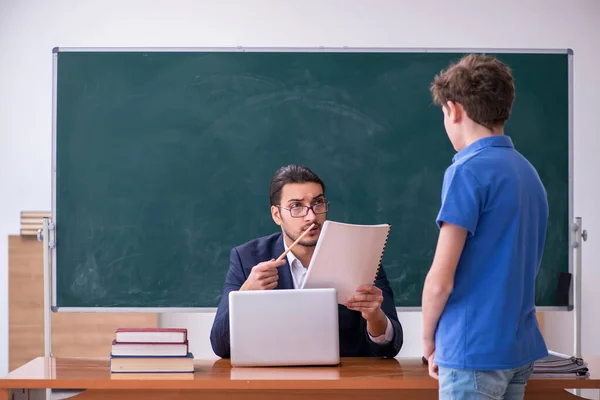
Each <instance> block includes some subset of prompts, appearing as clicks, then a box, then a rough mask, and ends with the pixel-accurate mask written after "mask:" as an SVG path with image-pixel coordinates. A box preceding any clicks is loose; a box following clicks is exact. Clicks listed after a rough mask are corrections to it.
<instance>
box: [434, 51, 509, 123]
mask: <svg viewBox="0 0 600 400" xmlns="http://www.w3.org/2000/svg"><path fill="white" fill-rule="evenodd" d="M430 89H431V94H432V96H433V101H434V103H436V104H437V105H440V106H443V107H445V106H446V103H447V102H448V101H452V102H456V103H459V104H461V105H462V106H463V107H464V109H465V111H466V112H467V115H468V116H469V118H470V119H471V120H473V121H474V122H476V123H478V124H480V125H483V126H485V127H486V128H488V129H493V128H498V127H503V126H504V124H505V123H506V121H507V120H508V118H509V117H510V111H511V108H512V104H513V101H514V99H515V85H514V81H513V77H512V73H511V70H510V68H509V67H508V66H507V65H506V64H504V63H502V62H501V61H500V60H498V59H497V58H495V57H492V56H488V55H482V54H469V55H466V56H464V57H463V58H461V59H460V60H459V61H458V62H456V63H454V64H452V65H450V66H449V67H448V68H447V69H445V70H442V71H441V72H440V73H439V74H438V75H436V77H435V79H434V80H433V83H432V84H431V88H430Z"/></svg>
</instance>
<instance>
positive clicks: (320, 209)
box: [276, 199, 329, 218]
mask: <svg viewBox="0 0 600 400" xmlns="http://www.w3.org/2000/svg"><path fill="white" fill-rule="evenodd" d="M276 207H279V208H283V209H284V210H288V211H289V212H290V215H291V216H292V217H293V218H302V217H306V216H307V215H308V210H312V212H314V213H315V214H325V213H326V212H327V210H328V209H329V201H327V200H325V199H323V200H319V202H318V203H315V204H313V205H312V206H310V207H308V206H299V205H298V206H296V205H294V206H292V207H290V208H287V207H284V206H276Z"/></svg>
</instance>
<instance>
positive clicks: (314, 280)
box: [302, 221, 391, 304]
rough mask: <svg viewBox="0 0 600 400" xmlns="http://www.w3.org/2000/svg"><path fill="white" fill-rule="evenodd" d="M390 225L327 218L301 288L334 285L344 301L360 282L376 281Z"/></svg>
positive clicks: (338, 296) (353, 292)
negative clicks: (357, 223) (349, 222)
mask: <svg viewBox="0 0 600 400" xmlns="http://www.w3.org/2000/svg"><path fill="white" fill-rule="evenodd" d="M390 228H391V225H389V224H381V225H354V224H344V223H341V222H334V221H325V223H324V224H323V228H322V229H321V235H320V236H319V240H318V241H317V245H316V248H315V252H314V254H313V256H312V259H311V260H310V264H309V266H308V271H307V273H306V279H305V280H304V285H303V286H302V288H303V289H325V288H335V289H336V290H337V298H338V303H339V304H343V303H344V302H345V301H346V299H347V298H348V297H349V296H352V295H354V294H356V288H357V287H358V286H360V285H365V284H373V282H374V281H375V277H376V276H377V271H378V269H379V267H380V265H381V259H382V258H383V252H384V250H385V246H386V243H387V238H388V235H389V232H390Z"/></svg>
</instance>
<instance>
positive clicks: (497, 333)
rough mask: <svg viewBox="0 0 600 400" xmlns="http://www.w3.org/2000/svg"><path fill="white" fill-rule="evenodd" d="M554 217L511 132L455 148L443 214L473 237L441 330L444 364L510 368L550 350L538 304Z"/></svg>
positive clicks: (440, 361)
mask: <svg viewBox="0 0 600 400" xmlns="http://www.w3.org/2000/svg"><path fill="white" fill-rule="evenodd" d="M547 218H548V203H547V199H546V191H545V189H544V187H543V185H542V183H541V181H540V179H539V176H538V174H537V172H536V170H535V169H534V168H533V166H532V165H531V164H530V163H529V162H528V161H527V160H526V159H525V158H524V157H523V156H522V155H521V154H520V153H518V152H517V151H516V150H515V149H514V147H513V144H512V141H511V139H510V138H509V137H507V136H490V137H486V138H483V139H479V140H478V141H476V142H475V143H473V144H471V145H469V146H468V147H466V148H464V149H462V150H461V151H460V152H458V153H457V154H456V156H455V157H454V162H453V164H452V165H451V166H450V167H449V168H448V170H447V171H446V174H445V177H444V186H443V189H442V207H441V209H440V213H439V215H438V219H437V221H438V223H439V224H440V225H441V224H442V223H443V222H449V223H452V224H454V225H458V226H460V227H462V228H464V229H466V230H467V231H468V236H467V240H466V242H465V245H464V249H463V252H462V255H461V258H460V261H459V263H458V266H457V269H456V275H455V279H454V282H455V283H454V288H453V291H452V294H451V295H450V297H449V298H448V301H447V303H446V307H445V309H444V312H443V314H442V316H441V318H440V321H439V326H438V330H437V332H436V361H437V364H438V365H441V366H445V367H449V368H462V369H477V370H496V369H508V368H515V367H517V366H521V365H524V364H527V363H531V362H533V361H535V360H536V359H538V358H541V357H543V356H545V355H546V354H547V350H546V346H545V344H544V340H543V338H542V335H541V332H540V330H539V327H538V324H537V320H536V315H535V304H534V300H535V299H534V297H535V296H534V295H535V278H536V275H537V272H538V269H539V266H540V261H541V257H542V253H543V249H544V240H545V235H546V223H547Z"/></svg>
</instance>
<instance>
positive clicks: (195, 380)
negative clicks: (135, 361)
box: [0, 357, 600, 391]
mask: <svg viewBox="0 0 600 400" xmlns="http://www.w3.org/2000/svg"><path fill="white" fill-rule="evenodd" d="M82 360H84V358H82ZM404 360H405V361H406V360H409V361H411V362H413V363H414V359H404ZM53 361H54V360H53V359H51V358H49V359H44V357H38V358H37V359H34V360H32V361H30V362H29V363H28V364H25V365H24V366H22V367H20V368H24V369H25V368H27V367H28V366H29V365H30V364H33V363H36V362H37V363H44V364H46V365H50V364H53ZM199 361H200V362H202V360H199ZM399 361H400V362H401V361H402V359H400V360H399ZM20 368H19V369H20ZM333 368H335V367H333ZM341 368H343V367H341ZM352 368H356V366H353V367H352ZM19 369H17V370H15V371H13V372H17V371H18V370H19ZM417 369H418V370H420V369H421V368H417ZM423 369H424V371H423V373H424V374H426V372H425V371H426V369H425V366H423ZM221 370H222V371H226V370H227V368H221ZM102 374H104V377H103V378H102V379H90V378H86V379H76V378H75V379H69V378H59V379H54V378H33V379H28V378H23V377H18V378H16V377H15V378H12V377H10V374H9V376H7V377H2V378H0V389H15V388H19V389H80V390H84V389H102V390H171V389H179V390H232V391H239V390H249V391H259V390H282V389H287V390H299V391H309V390H314V389H319V390H357V389H358V390H360V389H369V390H375V391H379V390H437V389H438V382H437V381H436V380H434V379H432V378H429V377H428V376H427V375H423V376H421V375H418V376H414V377H406V378H404V379H390V377H389V376H390V374H389V373H385V372H384V373H381V372H378V371H373V372H372V373H370V374H365V375H363V376H357V377H347V378H342V379H227V378H218V377H217V376H215V379H211V377H210V376H209V375H210V374H214V372H212V371H209V370H206V369H205V368H204V367H203V366H201V367H199V368H198V366H197V370H196V372H195V373H194V376H193V377H190V378H189V379H169V378H167V376H168V374H166V375H165V379H160V378H158V379H139V378H135V377H132V379H128V378H127V376H126V374H119V375H120V376H119V377H118V378H117V377H115V379H106V376H112V375H108V374H110V373H109V372H108V371H106V372H102ZM378 374H380V375H381V376H380V377H378ZM159 375H160V374H159ZM556 389H600V379H590V378H559V379H553V378H550V379H548V378H537V379H536V378H535V377H534V378H531V379H530V380H529V381H528V383H527V390H528V391H544V390H556Z"/></svg>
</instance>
